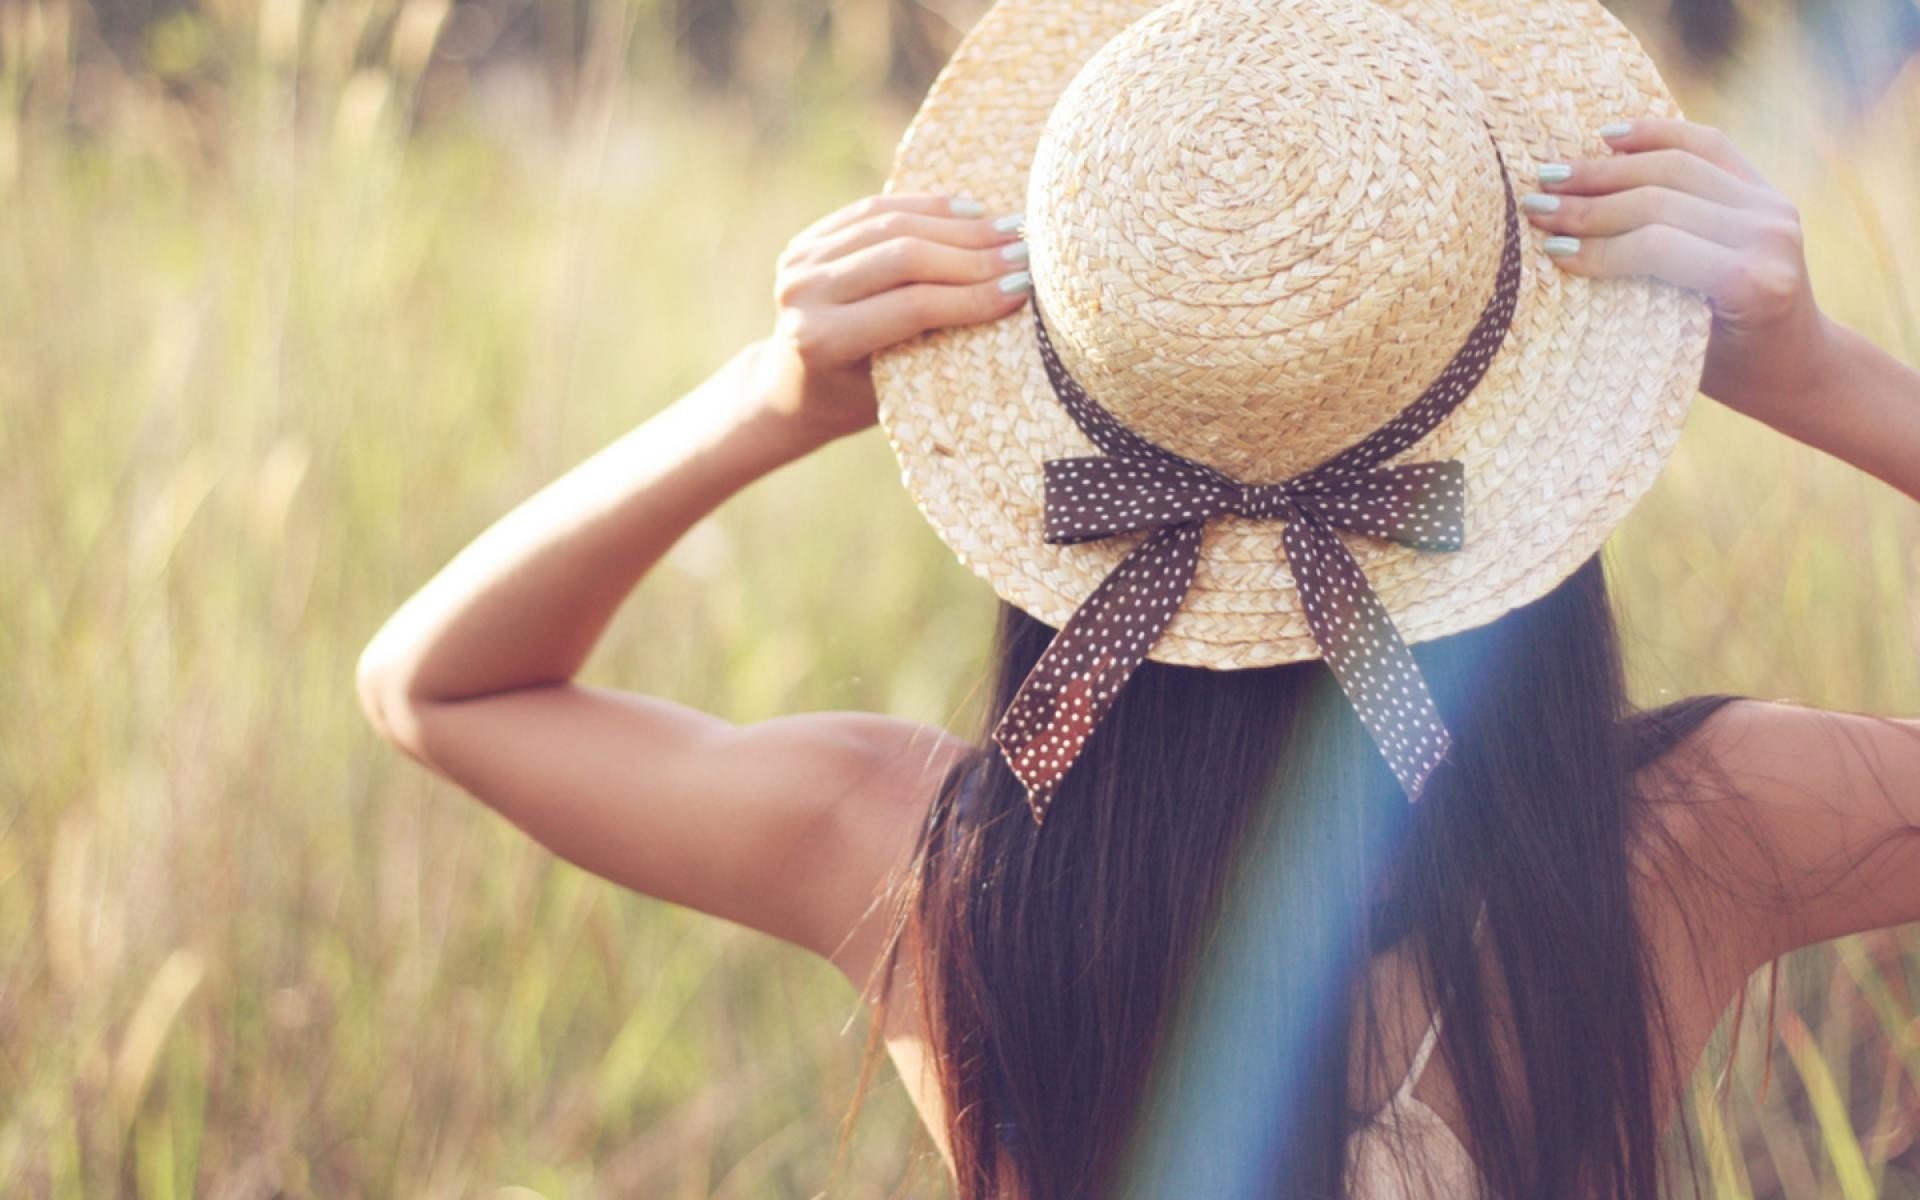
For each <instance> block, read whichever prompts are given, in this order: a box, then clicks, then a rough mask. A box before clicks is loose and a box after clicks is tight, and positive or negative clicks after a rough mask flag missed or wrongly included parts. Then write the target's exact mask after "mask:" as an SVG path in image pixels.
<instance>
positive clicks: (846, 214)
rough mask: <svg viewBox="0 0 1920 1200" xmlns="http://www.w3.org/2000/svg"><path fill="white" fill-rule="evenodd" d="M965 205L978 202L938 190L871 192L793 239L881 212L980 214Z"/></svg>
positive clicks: (810, 237) (816, 234) (817, 234)
mask: <svg viewBox="0 0 1920 1200" xmlns="http://www.w3.org/2000/svg"><path fill="white" fill-rule="evenodd" d="M966 204H974V205H977V204H978V201H966V200H965V199H964V198H963V197H958V196H946V195H942V194H940V193H938V192H874V193H873V194H871V195H867V196H862V197H860V198H859V199H858V200H854V201H850V202H849V203H847V204H843V205H841V206H840V207H839V208H836V209H834V210H833V211H832V212H830V213H828V214H827V215H826V216H824V217H821V218H820V219H819V220H818V221H815V222H814V223H813V224H811V225H809V226H807V227H806V228H805V229H803V230H801V231H800V232H799V233H797V234H795V235H794V238H793V240H794V241H795V242H803V241H811V240H813V239H815V238H819V237H824V236H825V235H827V234H830V233H832V232H834V231H835V230H837V229H842V228H844V227H846V226H848V225H851V224H853V223H854V222H855V221H859V220H863V219H865V218H867V217H871V216H876V215H878V214H880V213H889V212H917V213H925V214H926V215H928V216H935V217H939V216H945V217H952V216H966V215H972V216H980V215H983V214H982V213H981V212H979V211H976V210H975V209H972V208H967V207H964V205H966Z"/></svg>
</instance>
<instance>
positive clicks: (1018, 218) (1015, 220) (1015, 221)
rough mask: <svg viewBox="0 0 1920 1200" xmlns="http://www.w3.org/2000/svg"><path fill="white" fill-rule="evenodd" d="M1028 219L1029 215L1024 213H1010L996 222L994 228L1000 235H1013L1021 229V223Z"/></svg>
mask: <svg viewBox="0 0 1920 1200" xmlns="http://www.w3.org/2000/svg"><path fill="white" fill-rule="evenodd" d="M1026 219H1027V214H1026V213H1024V212H1017V213H1008V214H1007V215H1006V216H1004V217H1001V218H999V219H998V220H996V221H995V222H994V223H993V227H994V229H995V230H996V231H997V232H1000V233H1013V232H1014V231H1016V230H1018V229H1019V228H1020V222H1022V221H1024V220H1026Z"/></svg>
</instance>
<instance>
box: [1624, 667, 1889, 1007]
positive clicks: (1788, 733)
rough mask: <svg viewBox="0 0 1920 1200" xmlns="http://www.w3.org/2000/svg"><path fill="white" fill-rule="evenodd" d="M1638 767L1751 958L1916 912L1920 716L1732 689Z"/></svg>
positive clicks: (1705, 889)
mask: <svg viewBox="0 0 1920 1200" xmlns="http://www.w3.org/2000/svg"><path fill="white" fill-rule="evenodd" d="M1645 774H1646V778H1647V780H1648V783H1649V786H1648V787H1647V788H1646V791H1647V793H1648V795H1649V799H1650V800H1651V801H1652V802H1653V803H1654V806H1655V808H1656V810H1657V811H1659V812H1660V814H1661V817H1662V820H1661V824H1662V826H1663V827H1664V829H1665V830H1666V831H1667V833H1668V834H1669V835H1670V844H1671V845H1672V846H1673V847H1674V848H1675V849H1676V850H1678V851H1679V852H1680V853H1681V854H1682V855H1684V861H1683V862H1681V863H1678V864H1673V865H1682V866H1686V867H1688V868H1691V869H1690V870H1689V871H1688V872H1686V878H1687V879H1688V880H1689V881H1690V882H1691V883H1692V885H1693V887H1692V889H1691V890H1692V892H1693V893H1694V895H1695V896H1696V897H1697V898H1699V899H1701V901H1702V902H1703V904H1704V905H1706V906H1707V907H1709V908H1711V909H1712V910H1713V911H1715V912H1717V913H1722V914H1725V915H1726V920H1727V921H1728V922H1729V926H1728V927H1727V928H1725V929H1724V930H1723V931H1722V932H1723V933H1725V934H1726V935H1728V936H1730V937H1731V938H1733V939H1734V940H1735V941H1736V942H1737V944H1738V946H1739V950H1740V953H1741V954H1742V955H1743V956H1744V960H1745V963H1746V966H1747V968H1748V969H1749V970H1752V969H1757V968H1758V967H1759V966H1761V965H1763V964H1765V963H1767V962H1769V961H1771V960H1772V959H1774V958H1776V957H1778V956H1779V955H1781V954H1784V953H1786V952H1788V951H1791V950H1795V949H1798V948H1800V947H1802V946H1807V945H1812V944H1814V943H1818V942H1823V941H1828V940H1831V939H1833V938H1838V937H1844V936H1846V935H1848V934H1852V933H1860V932H1864V931H1866V930H1871V929H1882V928H1886V927H1889V926H1895V925H1902V924H1906V923H1908V922H1912V921H1920V837H1916V836H1914V835H1915V834H1916V832H1917V831H1920V721H1914V720H1903V719H1899V718H1892V717H1880V716H1872V715H1867V714H1861V713H1849V712H1839V711H1833V710H1826V709H1819V708H1812V707H1807V706H1803V705H1798V704H1789V703H1781V702H1774V701H1761V700H1738V701H1734V702H1732V703H1730V704H1727V705H1726V706H1724V707H1723V708H1721V709H1720V710H1719V711H1718V712H1716V713H1715V714H1714V715H1713V716H1712V717H1710V718H1708V719H1707V720H1706V721H1705V722H1704V723H1702V724H1701V726H1700V727H1699V728H1698V729H1696V730H1694V731H1693V733H1692V734H1690V735H1689V736H1688V737H1687V738H1686V739H1685V741H1684V742H1683V743H1682V744H1681V745H1679V746H1677V747H1675V749H1674V750H1673V751H1672V752H1671V753H1669V754H1668V755H1667V756H1666V757H1665V758H1663V759H1662V760H1661V761H1660V763H1659V764H1656V766H1655V767H1653V768H1649V770H1648V771H1647V772H1646V773H1645Z"/></svg>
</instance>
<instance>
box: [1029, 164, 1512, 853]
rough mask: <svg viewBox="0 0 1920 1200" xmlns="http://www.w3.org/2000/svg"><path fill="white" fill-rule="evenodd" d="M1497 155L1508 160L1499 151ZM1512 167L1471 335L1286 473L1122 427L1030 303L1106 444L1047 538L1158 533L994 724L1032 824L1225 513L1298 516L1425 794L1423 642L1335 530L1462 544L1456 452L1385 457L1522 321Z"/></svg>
mask: <svg viewBox="0 0 1920 1200" xmlns="http://www.w3.org/2000/svg"><path fill="white" fill-rule="evenodd" d="M1494 154H1495V156H1496V158H1498V156H1499V148H1498V147H1497V146H1496V147H1495V149H1494ZM1500 178H1501V181H1502V182H1503V183H1504V184H1505V185H1506V193H1507V212H1506V235H1505V241H1504V244H1503V245H1502V248H1501V254H1500V271H1499V276H1498V278H1497V279H1496V280H1495V284H1494V289H1493V295H1492V296H1491V297H1490V298H1489V299H1488V301H1487V304H1486V307H1485V308H1484V309H1483V310H1482V311H1481V314H1480V318H1479V320H1478V322H1476V324H1475V325H1474V328H1473V331H1472V332H1471V333H1469V334H1468V336H1467V340H1466V342H1465V344H1464V345H1462V346H1461V348H1460V350H1459V352H1458V353H1457V354H1455V355H1454V357H1453V359H1452V361H1450V362H1449V363H1448V364H1447V366H1446V367H1445V368H1444V369H1443V370H1442V371H1441V372H1440V374H1439V376H1438V377H1437V378H1436V379H1435V380H1434V381H1433V383H1432V384H1430V385H1429V386H1428V387H1427V389H1426V391H1424V392H1422V393H1421V394H1420V397H1419V399H1417V400H1415V401H1414V402H1413V403H1412V404H1410V405H1408V406H1407V408H1405V409H1404V410H1402V411H1401V412H1400V413H1399V415H1397V416H1395V417H1394V418H1393V419H1392V420H1390V421H1388V422H1387V423H1386V424H1385V425H1382V426H1381V427H1380V428H1379V429H1376V430H1375V431H1374V432H1373V433H1371V434H1369V435H1368V436H1367V437H1366V438H1364V439H1362V440H1361V441H1359V442H1357V443H1355V444H1354V445H1352V446H1349V447H1348V448H1347V449H1345V450H1343V451H1341V452H1340V453H1338V454H1336V455H1334V456H1333V457H1332V458H1330V459H1327V460H1326V461H1325V462H1323V463H1321V464H1320V465H1319V466H1316V467H1314V468H1312V469H1311V470H1308V471H1306V472H1304V473H1302V474H1300V475H1296V476H1294V477H1293V478H1291V479H1288V480H1285V481H1282V482H1280V483H1268V484H1246V483H1241V482H1239V481H1237V480H1235V479H1233V478H1231V477H1230V476H1228V475H1226V474H1225V473H1223V472H1221V471H1219V470H1216V469H1215V468H1213V467H1209V466H1207V465H1206V464H1204V463H1199V462H1195V461H1193V460H1192V459H1189V458H1186V457H1183V456H1182V455H1179V454H1176V453H1174V452H1173V451H1171V450H1168V449H1167V448H1165V447H1164V446H1158V445H1155V444H1154V443H1152V442H1149V441H1147V440H1146V439H1145V438H1143V437H1141V436H1140V435H1139V434H1137V433H1135V432H1133V431H1132V430H1130V429H1128V428H1127V427H1126V426H1125V425H1123V424H1121V423H1120V421H1118V420H1117V419H1116V418H1115V417H1114V416H1113V415H1112V414H1111V413H1109V412H1107V411H1106V410H1105V409H1104V408H1102V407H1101V406H1100V405H1099V404H1098V403H1096V402H1095V401H1094V400H1093V399H1092V398H1091V397H1089V396H1088V395H1087V393H1086V392H1085V390H1083V389H1082V388H1081V387H1080V385H1079V384H1078V383H1077V382H1076V381H1075V380H1074V379H1073V377H1072V376H1071V375H1070V374H1068V372H1067V370H1066V367H1065V366H1064V365H1062V363H1061V362H1060V357H1059V355H1058V353H1056V352H1055V350H1054V346H1053V341H1052V339H1051V338H1050V337H1049V336H1048V333H1047V325H1046V321H1045V319H1044V318H1043V316H1042V314H1041V311H1040V304H1039V300H1038V298H1037V297H1036V298H1035V300H1034V302H1033V317H1034V331H1035V335H1036V337H1037V339H1038V342H1039V348H1040V357H1041V360H1042V361H1043V362H1044V363H1045V365H1046V369H1047V378H1048V380H1049V381H1050V382H1051V383H1052V385H1053V390H1054V394H1055V395H1056V396H1058V397H1059V399H1060V402H1061V404H1062V406H1064V407H1065V408H1066V410H1067V412H1068V414H1069V415H1071V416H1072V417H1073V420H1074V423H1075V424H1076V425H1078V426H1079V427H1080V429H1081V431H1082V432H1084V433H1085V434H1086V435H1087V437H1088V438H1089V439H1091V440H1092V441H1093V443H1094V444H1095V445H1096V446H1097V447H1099V448H1100V449H1101V450H1102V451H1104V454H1103V455H1098V456H1092V457H1085V458H1057V459H1050V460H1048V461H1047V462H1046V464H1045V465H1044V468H1043V469H1044V472H1045V477H1044V489H1045V492H1044V494H1045V504H1046V540H1047V541H1048V542H1049V543H1053V544H1056V545H1059V544H1070V543H1076V542H1086V541H1095V540H1098V539H1100V538H1105V537H1111V536H1113V535H1115V534H1120V533H1131V532H1138V531H1140V530H1152V531H1153V532H1152V533H1151V535H1150V536H1148V537H1147V539H1146V540H1145V541H1143V542H1141V543H1140V545H1138V546H1136V547H1135V548H1134V549H1133V550H1132V552H1130V553H1129V554H1128V555H1127V556H1126V557H1125V558H1123V559H1121V561H1120V563H1119V565H1118V566H1116V567H1115V568H1114V569H1113V570H1112V572H1111V573H1109V574H1108V575H1107V577H1106V578H1105V579H1104V580H1102V581H1101V582H1100V585H1099V586H1098V587H1096V588H1095V589H1094V590H1093V592H1092V594H1090V595H1089V596H1088V597H1087V598H1086V599H1085V600H1084V601H1083V602H1082V603H1081V604H1080V607H1079V608H1078V609H1077V610H1075V612H1074V614H1073V616H1072V617H1071V618H1070V619H1069V620H1068V621H1067V623H1066V624H1065V625H1064V626H1062V627H1061V629H1060V632H1059V633H1058V634H1057V635H1056V636H1055V637H1054V640H1053V642H1052V643H1051V644H1049V645H1048V647H1047V650H1046V653H1044V654H1042V655H1041V656H1040V659H1039V661H1038V662H1036V663H1035V664H1034V666H1033V670H1032V671H1031V672H1029V673H1028V675H1027V677H1026V679H1025V680H1024V681H1022V683H1021V685H1020V690H1019V692H1018V693H1016V694H1015V696H1014V699H1013V703H1012V704H1010V705H1009V706H1008V707H1007V711H1006V713H1005V714H1004V715H1003V716H1002V717H1001V719H1000V721H999V723H998V725H996V727H995V728H994V731H993V738H994V741H995V742H996V743H997V744H998V745H999V746H1000V750H1001V753H1002V754H1003V755H1005V757H1006V760H1007V764H1008V766H1009V767H1010V768H1011V770H1012V771H1013V773H1014V775H1015V776H1016V777H1017V778H1018V779H1019V780H1020V781H1021V783H1022V784H1024V785H1025V786H1026V789H1027V803H1028V806H1029V808H1030V809H1031V810H1032V812H1033V819H1034V823H1035V824H1039V823H1041V822H1042V821H1043V820H1044V818H1045V815H1046V808H1047V805H1048V804H1049V803H1051V801H1052V799H1053V795H1054V792H1055V790H1056V789H1057V788H1058V787H1059V783H1060V780H1061V779H1062V777H1064V776H1065V774H1066V772H1067V769H1068V768H1069V767H1071V766H1072V765H1073V762H1074V759H1075V758H1077V757H1078V756H1079V754H1080V750H1081V748H1082V747H1083V746H1084V745H1085V744H1086V740H1087V738H1088V737H1089V736H1090V735H1091V734H1092V732H1093V729H1094V726H1095V725H1096V724H1098V722H1099V720H1100V718H1101V717H1102V716H1103V715H1105V713H1106V712H1107V710H1108V709H1109V708H1110V707H1112V704H1113V699H1114V696H1115V695H1116V694H1117V693H1118V692H1119V690H1120V687H1121V685H1123V684H1124V683H1125V682H1126V680H1127V678H1128V676H1130V675H1132V673H1133V671H1134V668H1136V667H1138V666H1139V665H1140V663H1141V661H1142V660H1143V659H1145V658H1146V655H1147V652H1148V651H1149V650H1150V649H1151V648H1152V647H1153V644H1154V642H1156V641H1157V640H1159V637H1160V634H1161V633H1162V632H1163V631H1164V630H1165V629H1166V627H1167V624H1168V623H1169V622H1170V621H1171V620H1172V619H1173V614H1174V612H1175V611H1176V610H1177V609H1178V608H1179V607H1180V605H1181V603H1182V601H1183V600H1184V599H1185V598H1186V594H1187V590H1188V588H1189V587H1190V586H1191V585H1192V583H1193V577H1194V572H1195V569H1196V568H1197V567H1198V565H1199V562H1200V540H1201V530H1202V528H1203V527H1204V526H1205V525H1206V523H1207V522H1208V521H1210V520H1212V519H1214V518H1215V517H1221V516H1226V515H1228V514H1234V515H1238V516H1242V517H1251V518H1256V519H1278V520H1281V521H1284V522H1286V528H1285V530H1284V531H1283V533H1282V535H1281V543H1282V546H1283V547H1284V548H1285V550H1286V555H1287V562H1288V564H1289V565H1290V566H1291V567H1292V569H1293V577H1294V581H1295V583H1296V585H1297V586H1298V588H1299V593H1300V602H1301V607H1302V608H1303V609H1304V610H1305V613H1306V618H1307V627H1308V629H1309V630H1310V631H1311V632H1312V634H1313V638H1314V641H1315V642H1316V643H1318V645H1319V647H1320V650H1321V653H1322V655H1323V656H1324V657H1325V658H1326V661H1327V665H1328V667H1329V668H1331V669H1332V671H1333V674H1334V677H1335V679H1337V680H1338V681H1339V683H1340V686H1341V688H1342V689H1343V690H1344V691H1345V692H1346V694H1347V696H1348V698H1349V699H1350V700H1351V701H1352V702H1353V705H1354V708H1355V710H1356V711H1357V712H1358V714H1359V716H1360V720H1361V723H1362V724H1363V725H1364V726H1365V727H1366V729H1367V732H1368V733H1369V734H1370V735H1371V736H1372V738H1373V740H1374V744H1375V745H1376V746H1378V747H1379V749H1380V751H1381V754H1382V755H1383V756H1384V757H1385V759H1386V761H1387V764H1388V766H1389V767H1390V768H1392V770H1393V773H1394V777H1395V778H1396V779H1398V780H1399V782H1400V786H1401V787H1402V789H1404V790H1405V792H1406V793H1407V796H1408V798H1409V800H1418V799H1419V798H1420V793H1421V790H1422V788H1423V787H1424V786H1425V784H1426V781H1427V778H1428V776H1430V775H1431V774H1432V772H1433V770H1434V768H1435V767H1437V766H1438V765H1439V764H1440V762H1441V761H1442V760H1443V759H1444V758H1445V757H1446V754H1447V750H1448V748H1449V746H1450V744H1451V739H1450V737H1449V734H1448V732H1447V728H1446V726H1445V724H1443V723H1442V721H1441V720H1440V714H1439V711H1438V710H1437V709H1436V708H1435V706H1434V703H1433V697H1432V694H1431V693H1430V692H1429V691H1428V690H1427V684H1426V680H1425V679H1424V678H1423V677H1422V676H1421V674H1420V668H1419V665H1418V664H1417V663H1416V662H1415V661H1414V658H1413V652H1412V651H1411V650H1409V649H1408V648H1407V644H1406V642H1405V641H1404V640H1403V639H1402V638H1401V637H1400V633H1399V631H1398V630H1397V629H1396V628H1395V627H1394V624H1393V619H1392V617H1391V616H1389V615H1388V613H1387V610H1386V606H1385V605H1383V604H1382V603H1381V602H1380V597H1379V596H1378V595H1376V594H1375V593H1374V590H1373V587H1372V585H1371V584H1369V583H1368V582H1367V577H1366V575H1365V573H1364V572H1362V571H1361V569H1360V564H1359V562H1358V561H1356V560H1355V559H1354V557H1353V554H1352V552H1351V551H1350V550H1348V549H1347V546H1346V543H1345V542H1343V541H1342V540H1341V539H1340V537H1339V534H1338V533H1337V532H1336V531H1345V532H1348V533H1358V534H1365V535H1369V536H1372V537H1379V538H1388V539H1391V540H1393V541H1396V542H1399V543H1401V544H1402V545H1406V546H1411V547H1413V548H1415V549H1418V550H1439V551H1451V550H1458V549H1459V548H1460V547H1461V545H1462V543H1463V541H1464V538H1465V524H1466V470H1465V467H1464V466H1463V465H1462V464H1461V463H1459V462H1457V461H1451V460H1450V461H1443V462H1419V463H1405V464H1400V465H1397V466H1384V465H1382V464H1384V463H1385V462H1386V460H1387V459H1389V458H1392V457H1393V456H1394V455H1396V454H1399V453H1400V452H1402V451H1403V450H1406V449H1408V448H1409V447H1411V446H1412V445H1413V444H1414V443H1415V442H1418V441H1419V440H1420V439H1421V438H1423V437H1425V436H1426V435H1427V434H1428V433H1431V432H1432V431H1433V430H1434V428H1436V427H1437V426H1438V425H1439V424H1440V422H1441V421H1442V420H1444V419H1445V418H1446V416H1447V414H1449V413H1451V412H1452V411H1453V410H1454V409H1456V408H1458V407H1459V406H1460V403H1461V402H1462V401H1463V400H1465V399H1466V397H1467V395H1468V394H1469V393H1470V392H1472V391H1473V388H1474V386H1475V385H1476V384H1478V383H1479V381H1480V378H1481V376H1483V375H1484V374H1485V373H1486V369H1487V364H1488V363H1489V362H1491V361H1492V359H1493V355H1494V353H1495V351H1497V350H1498V349H1499V348H1500V344H1501V342H1502V341H1504V340H1505V338H1506V334H1507V330H1508V328H1509V326H1510V325H1511V324H1512V321H1513V312H1514V307H1515V304H1516V302H1517V299H1518V295H1519V286H1520V228H1519V217H1518V214H1517V212H1516V209H1515V205H1514V200H1513V185H1512V182H1511V181H1510V180H1509V179H1508V178H1507V173H1506V168H1505V163H1504V162H1502V163H1501V169H1500Z"/></svg>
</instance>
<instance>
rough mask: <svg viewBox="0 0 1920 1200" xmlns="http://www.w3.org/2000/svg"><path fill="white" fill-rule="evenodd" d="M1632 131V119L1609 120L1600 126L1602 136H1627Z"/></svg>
mask: <svg viewBox="0 0 1920 1200" xmlns="http://www.w3.org/2000/svg"><path fill="white" fill-rule="evenodd" d="M1632 132H1633V122H1632V121H1608V122H1607V123H1606V124H1605V125H1602V126H1601V127H1600V136H1601V137H1603V138H1617V137H1625V136H1627V135H1628V134H1630V133H1632Z"/></svg>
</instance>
